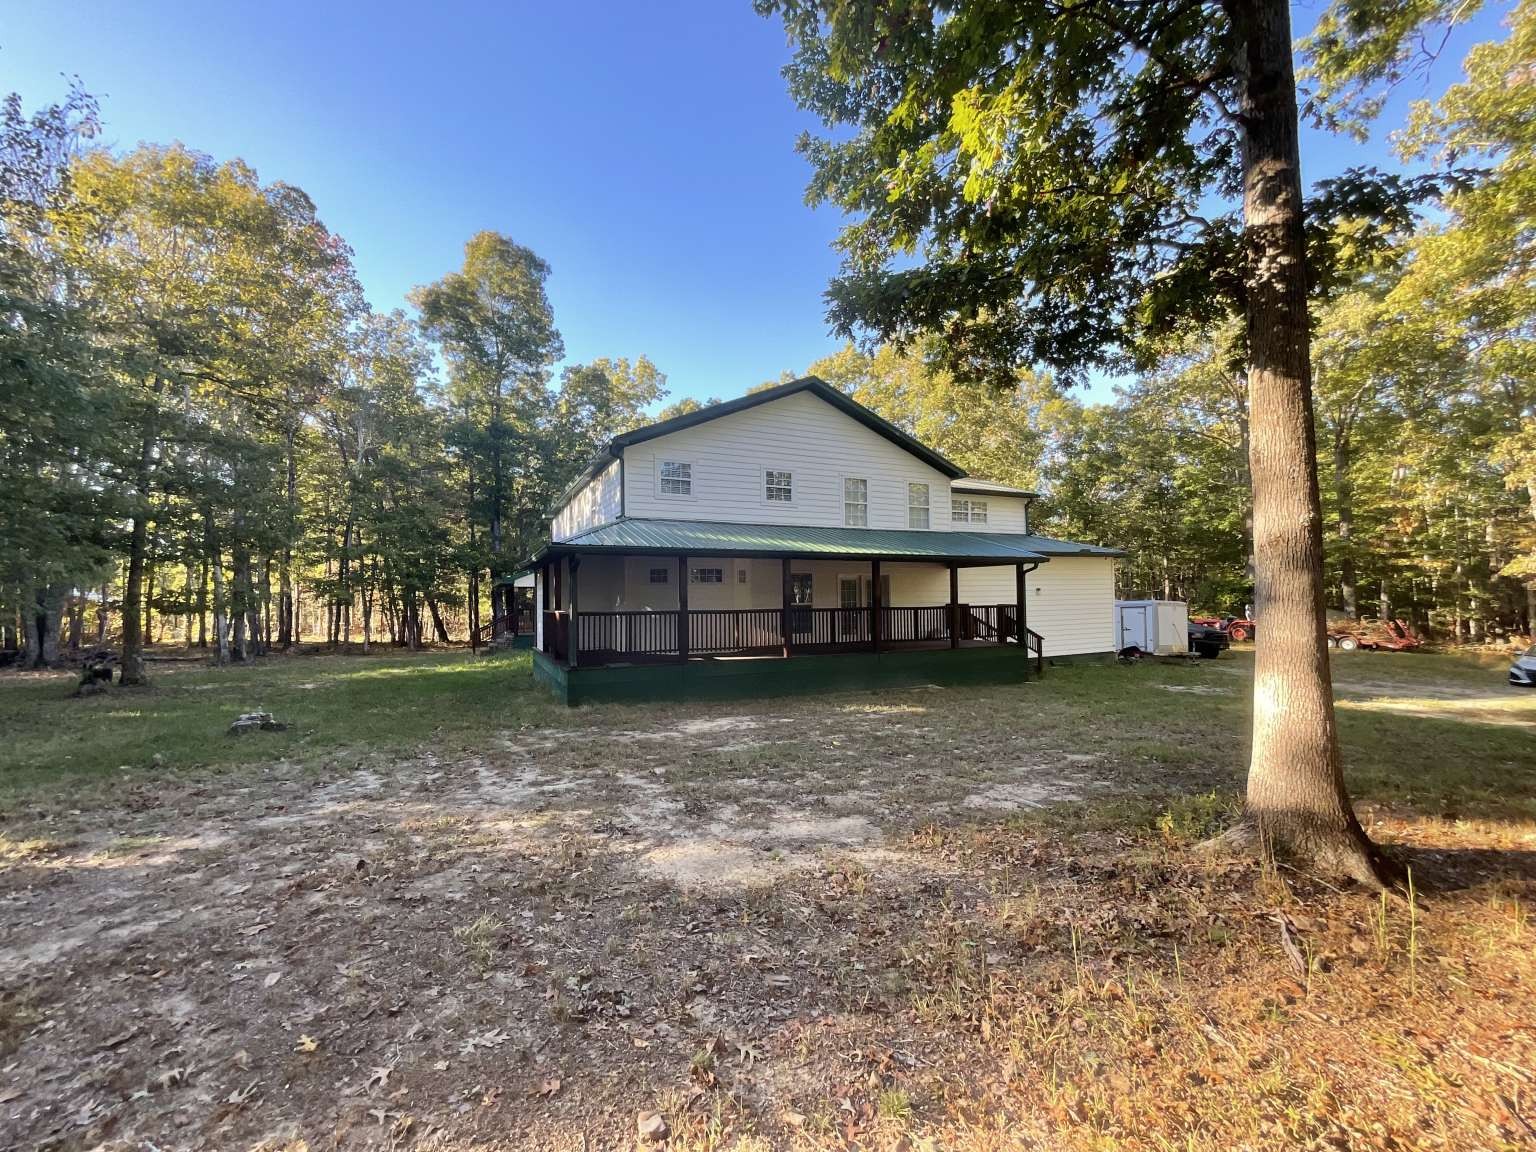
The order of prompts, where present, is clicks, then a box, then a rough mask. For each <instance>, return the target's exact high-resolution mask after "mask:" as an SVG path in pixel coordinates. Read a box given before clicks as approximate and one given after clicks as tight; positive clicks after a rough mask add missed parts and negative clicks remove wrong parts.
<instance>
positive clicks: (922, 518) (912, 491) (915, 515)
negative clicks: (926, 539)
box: [907, 484, 928, 528]
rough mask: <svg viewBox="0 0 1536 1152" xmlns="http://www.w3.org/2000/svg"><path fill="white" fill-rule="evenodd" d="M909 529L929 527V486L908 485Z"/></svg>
mask: <svg viewBox="0 0 1536 1152" xmlns="http://www.w3.org/2000/svg"><path fill="white" fill-rule="evenodd" d="M907 527H908V528H926V527H928V485H926V484H908V485H907Z"/></svg>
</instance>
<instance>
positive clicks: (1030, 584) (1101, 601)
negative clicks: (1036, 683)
mask: <svg viewBox="0 0 1536 1152" xmlns="http://www.w3.org/2000/svg"><path fill="white" fill-rule="evenodd" d="M1024 593H1025V595H1026V596H1027V597H1028V600H1029V603H1028V606H1027V607H1026V609H1025V615H1026V616H1027V622H1028V625H1029V627H1030V629H1031V630H1032V631H1035V632H1038V633H1040V635H1041V636H1043V637H1045V655H1046V657H1047V658H1050V657H1052V656H1072V655H1078V654H1082V653H1087V652H1113V651H1115V561H1114V557H1112V556H1056V557H1053V558H1052V559H1051V560H1050V561H1049V562H1048V563H1045V564H1042V565H1040V567H1038V568H1036V569H1035V570H1034V571H1033V572H1027V573H1025V575H1024ZM1015 595H1016V593H1015V589H1014V570H1013V565H1012V564H1006V565H1002V566H1000V567H997V568H962V569H960V599H961V601H962V602H964V603H967V604H1012V603H1013V601H1014V596H1015Z"/></svg>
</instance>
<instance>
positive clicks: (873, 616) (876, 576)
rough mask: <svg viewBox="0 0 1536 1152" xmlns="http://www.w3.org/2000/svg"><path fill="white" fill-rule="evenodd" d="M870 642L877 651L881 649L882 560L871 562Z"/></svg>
mask: <svg viewBox="0 0 1536 1152" xmlns="http://www.w3.org/2000/svg"><path fill="white" fill-rule="evenodd" d="M869 605H870V608H869V611H870V617H869V642H870V644H871V645H872V646H873V647H874V650H875V651H876V652H878V651H880V615H881V612H880V610H881V609H882V608H883V607H884V605H883V604H882V603H881V602H880V561H878V560H871V561H870V562H869Z"/></svg>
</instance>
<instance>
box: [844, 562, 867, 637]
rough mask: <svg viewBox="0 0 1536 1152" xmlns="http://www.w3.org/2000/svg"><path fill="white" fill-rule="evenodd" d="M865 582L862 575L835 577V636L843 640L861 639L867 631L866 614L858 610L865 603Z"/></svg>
mask: <svg viewBox="0 0 1536 1152" xmlns="http://www.w3.org/2000/svg"><path fill="white" fill-rule="evenodd" d="M866 586H867V582H866V580H865V578H864V577H862V576H839V577H838V578H837V606H838V609H839V611H838V614H837V638H838V639H839V640H845V641H856V640H863V639H864V638H865V636H866V635H867V633H868V623H867V621H868V614H867V613H865V612H861V611H859V609H861V608H863V607H864V605H865V600H864V591H865V588H866Z"/></svg>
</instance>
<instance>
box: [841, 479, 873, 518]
mask: <svg viewBox="0 0 1536 1152" xmlns="http://www.w3.org/2000/svg"><path fill="white" fill-rule="evenodd" d="M843 523H844V524H846V525H847V526H848V527H849V528H868V527H869V481H868V480H861V479H858V478H856V477H853V476H845V477H844V478H843Z"/></svg>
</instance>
